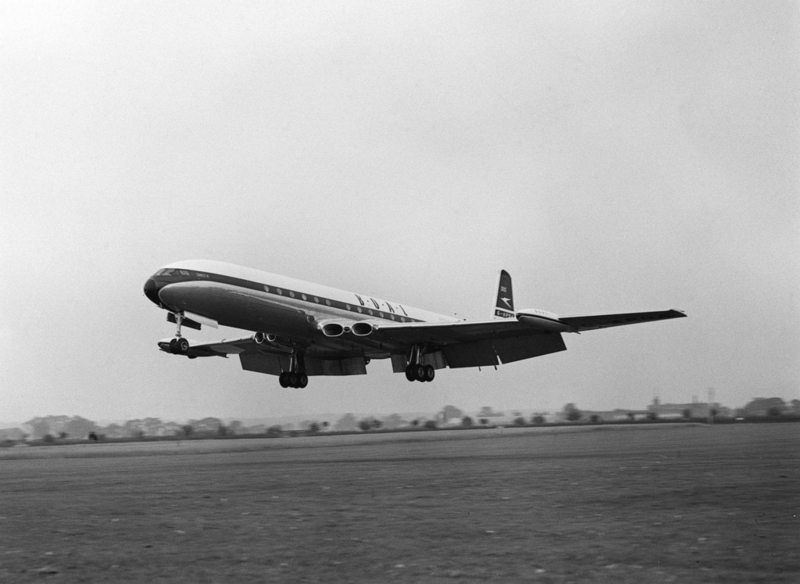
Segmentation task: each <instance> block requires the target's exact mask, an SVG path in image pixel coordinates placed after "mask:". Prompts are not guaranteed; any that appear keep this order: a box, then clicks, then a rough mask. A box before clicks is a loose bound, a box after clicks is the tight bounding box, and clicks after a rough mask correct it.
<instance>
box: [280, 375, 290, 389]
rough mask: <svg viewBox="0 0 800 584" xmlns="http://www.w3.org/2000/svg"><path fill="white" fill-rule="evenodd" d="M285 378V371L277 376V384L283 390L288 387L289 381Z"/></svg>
mask: <svg viewBox="0 0 800 584" xmlns="http://www.w3.org/2000/svg"><path fill="white" fill-rule="evenodd" d="M286 377H287V374H286V371H284V372H283V373H281V374H280V375H279V376H278V383H280V384H281V387H283V388H286V387H289V380H288V379H286Z"/></svg>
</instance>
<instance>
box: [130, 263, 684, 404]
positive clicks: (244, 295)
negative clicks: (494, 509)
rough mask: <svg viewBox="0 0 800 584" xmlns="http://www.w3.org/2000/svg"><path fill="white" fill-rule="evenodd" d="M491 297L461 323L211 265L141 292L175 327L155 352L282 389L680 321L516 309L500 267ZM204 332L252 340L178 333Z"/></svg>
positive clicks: (553, 346) (176, 267) (483, 361)
mask: <svg viewBox="0 0 800 584" xmlns="http://www.w3.org/2000/svg"><path fill="white" fill-rule="evenodd" d="M496 290H497V294H496V295H495V298H494V302H493V306H492V314H491V318H489V319H486V320H475V321H468V320H460V319H457V318H455V317H450V316H445V315H442V314H436V313H433V312H428V311H425V310H421V309H419V308H414V307H412V306H408V305H407V304H403V303H401V302H394V301H388V300H383V299H379V298H376V297H374V296H371V295H369V294H360V293H355V292H347V291H344V290H338V289H335V288H329V287H327V286H323V285H320V284H313V283H311V282H304V281H302V280H296V279H293V278H289V277H286V276H280V275H277V274H270V273H268V272H262V271H260V270H255V269H252V268H246V267H243V266H237V265H234V264H229V263H224V262H219V261H211V260H188V261H181V262H176V263H172V264H169V265H167V266H164V267H163V268H161V269H159V270H158V271H156V272H155V273H154V274H153V275H152V276H150V278H148V279H147V281H146V283H145V285H144V294H145V296H146V297H147V298H148V299H150V300H151V301H152V302H153V303H155V304H156V305H157V306H159V307H160V308H162V309H164V310H166V311H167V320H168V321H169V322H171V323H174V324H175V325H176V327H177V328H176V332H175V336H174V337H172V338H167V339H163V340H161V341H159V342H158V347H159V349H160V350H161V351H164V352H166V353H171V354H174V355H183V356H186V357H188V358H190V359H195V358H197V357H212V356H219V357H226V358H227V357H228V356H229V355H238V356H239V360H240V362H241V365H242V369H244V370H246V371H255V372H258V373H266V374H268V375H277V376H278V380H279V383H280V385H281V387H284V388H287V387H292V388H304V387H306V386H307V385H308V378H309V376H314V375H364V374H366V373H367V365H368V364H369V363H370V361H371V360H372V359H391V363H392V370H393V371H394V372H395V373H405V376H406V379H408V380H409V381H421V382H430V381H433V379H434V377H435V375H436V370H438V369H443V368H445V367H450V368H451V369H455V368H461V367H478V368H480V367H488V366H494V367H495V368H496V367H497V365H498V364H506V363H512V362H514V361H520V360H522V359H530V358H532V357H539V356H541V355H547V354H550V353H556V352H558V351H565V350H566V348H567V347H566V345H565V344H564V340H563V339H562V337H561V335H562V333H580V332H583V331H588V330H595V329H602V328H608V327H615V326H623V325H629V324H636V323H641V322H652V321H659V320H667V319H672V318H682V317H685V316H686V314H685V313H684V312H682V311H680V310H674V309H673V310H661V311H654V312H632V313H623V314H599V315H587V316H566V317H564V316H558V315H557V314H554V313H552V312H549V311H546V310H540V309H525V310H515V308H514V296H513V290H512V285H511V276H510V275H509V273H508V272H507V271H505V270H501V271H500V275H499V277H498V281H497V286H496ZM203 325H206V326H210V327H213V328H216V327H218V326H219V325H223V326H227V327H233V328H238V329H242V330H246V331H250V334H248V335H246V336H243V337H241V338H235V339H231V340H225V339H223V340H220V341H214V342H202V343H201V342H194V341H190V340H189V339H187V338H185V337H184V336H182V334H181V328H182V327H188V328H191V329H195V330H200V329H201V327H202V326H203Z"/></svg>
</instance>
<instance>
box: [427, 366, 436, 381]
mask: <svg viewBox="0 0 800 584" xmlns="http://www.w3.org/2000/svg"><path fill="white" fill-rule="evenodd" d="M434 377H436V369H434V368H433V365H425V381H433V378H434Z"/></svg>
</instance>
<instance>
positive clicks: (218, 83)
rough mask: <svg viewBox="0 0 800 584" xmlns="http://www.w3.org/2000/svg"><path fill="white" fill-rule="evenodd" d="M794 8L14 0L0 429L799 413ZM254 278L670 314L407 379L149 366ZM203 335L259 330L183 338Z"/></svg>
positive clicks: (0, 13)
mask: <svg viewBox="0 0 800 584" xmlns="http://www.w3.org/2000/svg"><path fill="white" fill-rule="evenodd" d="M798 16H799V14H798V5H797V4H796V3H794V2H730V1H725V2H676V1H669V2H655V1H650V2H642V1H641V0H634V1H620V2H564V1H561V0H558V1H552V2H539V3H531V2H527V1H521V2H465V1H457V2H432V1H430V0H425V1H422V2H405V1H404V2H397V3H393V4H392V3H388V2H314V3H302V2H296V1H291V2H231V1H225V2H197V1H191V2H166V3H165V2H105V1H98V2H62V1H59V2H33V1H24V2H22V1H20V2H11V1H5V0H3V1H0V267H1V268H2V274H3V277H2V279H0V420H3V421H17V422H20V421H24V420H27V419H29V418H31V417H33V416H41V415H49V414H67V415H82V416H85V417H88V418H91V419H127V418H135V417H144V416H156V417H163V418H166V419H185V418H197V417H201V416H207V415H211V416H219V417H260V416H273V415H285V414H314V413H322V412H349V411H352V412H386V413H390V412H397V411H399V412H403V411H417V410H430V411H436V410H438V409H440V408H441V407H442V406H444V405H445V404H454V405H456V406H458V407H461V408H463V409H466V410H476V409H478V408H480V407H481V406H483V405H492V406H494V407H496V408H500V409H511V408H523V409H534V408H535V409H542V410H544V409H557V408H561V407H562V406H563V405H564V404H565V403H566V402H575V403H576V404H577V405H578V407H581V408H584V409H611V408H615V407H636V408H642V407H645V406H646V405H647V404H648V403H649V402H650V401H651V400H652V398H653V396H654V395H659V396H660V397H661V400H662V401H664V402H687V401H691V398H692V396H693V395H697V396H699V397H700V399H701V400H704V399H705V395H706V392H707V391H708V388H712V387H713V388H714V389H715V390H716V396H717V399H718V400H719V401H721V402H722V403H723V404H726V405H729V406H741V405H743V404H744V403H746V402H747V401H748V400H749V399H750V398H752V397H755V396H780V397H783V398H784V399H793V398H798V397H800V296H799V295H798V291H799V290H800V235H799V234H800V219H799V217H800V197H799V196H798V195H800V192H799V191H800V189H798V186H799V185H800V180H798V166H799V164H798V163H799V162H800V147H799V146H798V145H799V144H800V140H799V138H798V137H799V136H800V133H799V131H798V119H800V118H798V114H799V113H800V111H799V110H800V107H798V95H800V94H798V85H799V80H798V55H800V52H799V51H798V49H800V44H798V38H799V37H798ZM195 258H207V259H216V260H222V261H228V262H233V263H237V264H242V265H246V266H251V267H254V268H259V269H262V270H266V271H270V272H276V273H280V274H284V275H288V276H292V277H296V278H301V279H305V280H310V281H314V282H319V283H323V284H326V285H330V286H334V287H337V288H344V289H347V290H355V291H364V292H366V293H372V294H374V295H376V296H379V297H383V298H388V299H395V300H399V301H402V302H405V303H407V304H409V305H412V306H417V307H420V308H425V309H429V310H433V311H437V312H442V313H446V314H454V313H457V314H458V316H459V317H465V318H485V317H487V316H488V315H489V311H490V308H491V304H492V300H493V299H494V290H493V287H494V285H495V279H496V274H497V271H498V270H499V269H500V268H505V269H507V270H508V271H509V272H510V273H511V274H512V276H513V278H514V290H515V297H516V298H515V300H516V304H517V307H518V308H525V307H536V308H543V309H547V310H552V311H554V312H556V313H559V314H562V315H578V314H591V313H605V312H622V311H631V310H651V309H668V308H678V309H682V310H685V311H686V312H687V313H688V315H689V318H686V319H681V320H675V321H669V322H664V323H655V324H644V325H637V326H632V327H624V328H619V329H612V330H605V331H603V330H601V331H592V332H587V333H584V334H582V335H580V336H578V335H566V339H565V340H566V343H567V347H568V350H567V351H566V352H562V353H558V354H554V355H549V356H545V357H541V358H537V359H532V360H527V361H522V362H518V363H513V364H510V365H506V366H501V367H499V368H498V370H497V371H495V370H493V369H488V370H487V369H485V368H484V369H483V371H480V372H479V371H478V370H476V369H459V370H452V371H451V370H445V371H439V373H438V375H437V377H436V380H435V382H434V383H432V384H420V383H414V384H412V383H408V382H407V381H406V379H405V377H404V376H403V375H394V374H392V373H391V366H390V364H389V362H388V361H378V362H373V363H372V364H371V365H370V366H369V375H367V376H356V377H344V378H336V377H314V378H312V379H311V383H310V385H309V387H308V388H307V389H304V390H291V389H281V388H280V387H279V385H278V380H277V378H275V377H272V376H266V375H260V374H257V373H251V372H246V371H242V370H241V368H240V365H239V363H238V359H235V358H234V359H230V360H223V359H216V358H213V359H197V360H192V361H190V360H188V359H185V358H179V357H176V356H173V355H167V354H165V353H163V352H160V351H158V349H157V346H156V341H157V340H159V339H162V338H164V337H168V336H169V335H170V334H172V331H173V325H170V324H168V323H167V322H166V321H165V317H166V313H165V312H164V311H161V310H159V309H158V308H157V307H155V306H154V305H153V304H152V303H151V302H150V301H149V300H147V299H146V298H145V297H144V296H143V294H142V286H143V284H144V282H145V280H146V279H147V277H148V276H149V275H150V274H151V273H153V272H154V271H155V270H157V269H158V268H159V267H161V266H163V265H165V264H167V263H171V262H174V261H177V260H181V259H195ZM188 332H190V333H191V334H190V335H188V336H189V337H190V338H195V339H200V340H211V339H213V338H218V337H219V336H220V335H222V336H226V335H228V336H230V335H236V334H240V332H239V331H231V330H222V331H214V330H213V329H212V330H208V331H207V330H203V331H202V332H200V333H197V332H195V331H188Z"/></svg>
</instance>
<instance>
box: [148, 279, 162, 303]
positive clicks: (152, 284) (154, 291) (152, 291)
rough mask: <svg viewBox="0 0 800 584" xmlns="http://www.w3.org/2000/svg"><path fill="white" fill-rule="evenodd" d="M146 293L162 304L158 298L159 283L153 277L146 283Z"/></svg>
mask: <svg viewBox="0 0 800 584" xmlns="http://www.w3.org/2000/svg"><path fill="white" fill-rule="evenodd" d="M144 295H145V296H147V297H148V298H149V299H150V300H151V301H152V302H154V303H155V304H160V303H161V300H160V299H159V298H158V284H156V281H155V280H153V279H152V278H150V279H148V280H147V282H145V283H144Z"/></svg>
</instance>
